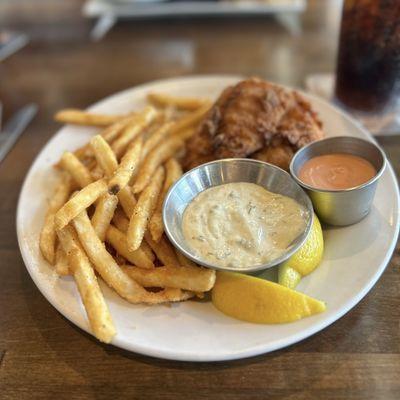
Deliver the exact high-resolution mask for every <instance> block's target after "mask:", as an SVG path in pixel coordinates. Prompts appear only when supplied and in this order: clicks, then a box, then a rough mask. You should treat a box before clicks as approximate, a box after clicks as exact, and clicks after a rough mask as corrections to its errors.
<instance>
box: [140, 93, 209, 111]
mask: <svg viewBox="0 0 400 400" xmlns="http://www.w3.org/2000/svg"><path fill="white" fill-rule="evenodd" d="M147 99H148V100H149V102H150V103H151V104H153V105H155V106H158V107H175V108H176V109H178V110H183V111H193V110H197V109H198V108H199V107H201V106H203V105H204V104H205V103H209V101H208V100H206V99H198V98H191V97H178V96H171V95H168V94H165V93H149V94H148V95H147Z"/></svg>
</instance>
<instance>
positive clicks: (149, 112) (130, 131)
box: [111, 106, 157, 159]
mask: <svg viewBox="0 0 400 400" xmlns="http://www.w3.org/2000/svg"><path fill="white" fill-rule="evenodd" d="M156 117H157V111H156V110H155V108H153V107H150V106H149V107H146V108H145V109H144V110H143V111H142V112H140V113H138V114H137V115H136V117H135V119H133V120H132V121H131V122H130V123H129V124H128V125H127V126H126V128H125V129H123V131H122V132H121V134H120V135H119V137H118V138H117V139H116V140H115V141H114V143H113V144H112V145H111V148H112V149H113V151H114V154H115V155H116V157H117V158H118V159H119V158H120V157H121V156H122V155H123V153H124V152H125V150H126V148H127V147H128V145H129V143H130V142H131V141H132V140H134V139H135V138H136V137H137V136H138V135H139V134H140V133H141V132H142V131H143V129H145V128H146V127H147V126H149V124H150V123H151V122H152V121H154V119H155V118H156Z"/></svg>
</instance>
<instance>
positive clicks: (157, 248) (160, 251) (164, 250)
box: [144, 232, 179, 265]
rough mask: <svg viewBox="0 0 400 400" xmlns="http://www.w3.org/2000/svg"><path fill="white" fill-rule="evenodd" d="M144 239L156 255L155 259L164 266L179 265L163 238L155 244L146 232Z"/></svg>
mask: <svg viewBox="0 0 400 400" xmlns="http://www.w3.org/2000/svg"><path fill="white" fill-rule="evenodd" d="M144 237H145V239H146V242H147V243H148V245H149V246H150V247H151V248H152V250H153V251H154V253H156V256H157V258H158V259H159V260H160V261H161V262H162V263H163V264H164V265H179V262H178V259H177V257H176V254H175V252H174V249H173V247H172V246H171V244H170V242H169V241H168V240H167V239H166V238H165V237H164V236H163V237H162V238H161V240H160V241H159V242H155V241H154V240H153V239H152V238H151V235H150V234H149V233H148V232H146V233H145V236H144Z"/></svg>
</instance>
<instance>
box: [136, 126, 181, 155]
mask: <svg viewBox="0 0 400 400" xmlns="http://www.w3.org/2000/svg"><path fill="white" fill-rule="evenodd" d="M173 125H174V123H173V122H171V121H170V122H165V123H163V124H162V125H161V126H160V127H159V128H158V129H156V130H155V131H154V132H152V133H151V134H150V136H149V137H148V138H147V140H146V141H145V142H144V145H143V149H142V159H143V158H145V157H146V156H147V154H149V153H150V151H151V150H153V149H154V147H156V146H157V145H158V144H159V143H160V142H161V141H162V140H163V139H165V138H166V137H167V135H168V132H169V130H170V129H171V128H172V126H173Z"/></svg>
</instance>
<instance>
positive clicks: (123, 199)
mask: <svg viewBox="0 0 400 400" xmlns="http://www.w3.org/2000/svg"><path fill="white" fill-rule="evenodd" d="M117 196H118V200H119V204H120V205H121V207H122V209H123V210H124V213H125V214H126V216H127V217H128V218H130V217H131V215H132V214H133V211H134V209H135V206H136V203H137V201H136V198H135V196H134V195H133V193H132V188H131V187H130V186H125V187H124V188H123V189H121V190H120V191H119V193H118V195H117Z"/></svg>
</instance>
